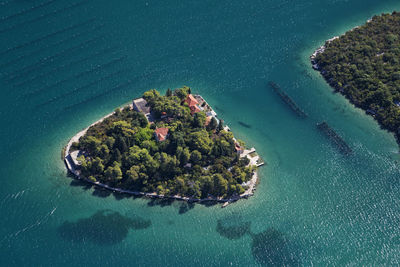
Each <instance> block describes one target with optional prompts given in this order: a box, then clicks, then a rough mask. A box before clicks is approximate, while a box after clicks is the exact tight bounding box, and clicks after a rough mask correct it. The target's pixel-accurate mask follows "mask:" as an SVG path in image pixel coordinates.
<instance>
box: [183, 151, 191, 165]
mask: <svg viewBox="0 0 400 267" xmlns="http://www.w3.org/2000/svg"><path fill="white" fill-rule="evenodd" d="M189 159H190V152H189V148H187V147H185V148H184V149H183V152H182V154H181V163H182V165H184V164H186V163H188V161H189Z"/></svg>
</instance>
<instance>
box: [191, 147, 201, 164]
mask: <svg viewBox="0 0 400 267" xmlns="http://www.w3.org/2000/svg"><path fill="white" fill-rule="evenodd" d="M200 161H201V153H200V152H199V151H197V150H193V151H192V153H191V154H190V162H192V163H193V164H200Z"/></svg>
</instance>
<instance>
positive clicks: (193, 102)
mask: <svg viewBox="0 0 400 267" xmlns="http://www.w3.org/2000/svg"><path fill="white" fill-rule="evenodd" d="M185 102H186V103H187V104H188V105H189V107H192V106H196V105H197V104H198V103H199V102H198V101H197V100H196V98H194V96H193V95H192V94H188V95H187V97H186V100H185Z"/></svg>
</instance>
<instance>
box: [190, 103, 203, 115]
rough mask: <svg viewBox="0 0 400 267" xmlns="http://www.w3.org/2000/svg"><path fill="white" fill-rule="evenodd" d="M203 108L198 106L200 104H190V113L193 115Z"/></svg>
mask: <svg viewBox="0 0 400 267" xmlns="http://www.w3.org/2000/svg"><path fill="white" fill-rule="evenodd" d="M200 110H201V109H200V108H199V107H198V106H196V105H194V106H190V113H191V114H192V115H193V114H194V113H196V112H199V111H200Z"/></svg>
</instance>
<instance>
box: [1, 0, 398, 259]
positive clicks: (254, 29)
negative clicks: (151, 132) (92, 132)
mask: <svg viewBox="0 0 400 267" xmlns="http://www.w3.org/2000/svg"><path fill="white" fill-rule="evenodd" d="M0 1H1V2H0V215H1V219H0V265H1V266H345V265H350V266H361V265H368V266H385V265H386V266H389V265H391V266H396V265H399V264H400V227H399V223H400V165H399V164H400V155H399V146H398V145H397V144H396V141H395V139H394V137H393V135H392V134H390V133H388V132H386V131H384V130H382V129H380V127H379V125H378V124H377V123H376V121H374V119H373V118H372V117H370V116H367V115H365V113H364V112H363V111H362V110H360V109H356V108H354V107H353V106H352V105H351V104H349V103H348V101H347V100H346V99H345V98H344V97H342V96H341V95H339V94H335V93H334V92H333V90H332V89H331V88H330V87H329V86H328V85H327V83H326V82H325V81H324V80H323V78H322V77H321V75H320V74H319V73H317V72H315V71H314V70H312V68H311V63H310V59H309V56H310V55H311V54H312V53H313V52H314V50H315V49H317V48H318V47H320V46H321V45H323V44H324V42H325V40H327V39H329V38H332V37H333V36H336V35H340V34H343V33H345V32H346V31H348V30H350V29H351V28H353V27H355V26H357V25H361V24H363V23H365V22H366V21H367V20H368V19H370V18H371V17H372V16H373V15H379V14H381V13H383V12H386V13H387V12H392V11H394V10H397V11H400V2H399V1H398V0H379V1H376V0H251V1H238V0H220V1H211V0H203V1H194V0H185V1H181V0H169V1H161V0H153V1H152V0H135V1H129V0H114V1H107V0H72V1H66V0H0ZM270 81H273V82H275V83H276V84H278V85H279V86H280V87H281V88H282V90H284V91H285V92H286V94H287V95H289V96H290V97H291V98H292V99H293V101H294V102H295V103H296V104H297V105H298V106H299V107H300V108H301V109H302V110H304V112H305V113H307V115H308V116H307V117H306V118H301V117H299V116H297V114H296V113H294V112H293V111H292V110H291V108H290V107H289V106H288V105H287V104H286V103H285V102H284V101H282V99H281V98H280V97H279V96H278V95H277V94H276V93H275V92H274V91H273V90H272V88H271V87H270V86H269V84H268V83H269V82H270ZM184 85H187V86H190V87H191V88H192V91H193V92H195V93H198V94H201V95H202V96H203V97H204V98H205V99H206V100H207V101H208V102H209V104H210V105H211V106H212V107H213V108H214V109H215V111H216V112H217V113H218V116H219V117H220V118H222V119H223V120H224V121H225V123H226V124H227V125H228V126H229V127H230V128H231V130H232V131H233V132H234V134H235V136H236V137H237V138H239V139H241V140H243V141H245V142H246V144H247V146H248V147H255V148H256V149H257V152H258V153H259V155H260V156H261V157H262V158H263V160H264V161H265V162H266V163H267V164H266V165H264V166H262V167H260V169H259V178H260V180H259V185H258V186H257V190H256V191H255V194H254V196H252V197H250V198H249V199H245V200H240V201H238V202H236V203H233V204H230V205H229V206H227V207H226V208H221V205H213V204H212V203H210V204H208V205H199V204H189V203H186V202H179V201H165V200H164V201H160V200H149V199H144V198H134V197H131V196H126V195H120V194H115V193H113V192H108V191H104V190H101V189H98V188H94V187H91V186H90V185H88V184H85V183H82V182H79V181H77V180H75V179H73V178H72V177H70V176H69V175H68V174H67V170H66V168H65V165H64V162H63V160H62V155H61V154H62V153H61V151H62V149H63V147H64V146H65V145H66V144H67V142H68V140H69V139H70V138H71V137H72V136H74V135H75V134H76V133H77V132H78V131H80V130H82V129H83V128H86V127H87V126H88V125H90V124H91V123H92V122H94V121H96V120H98V119H99V118H101V117H102V116H104V115H106V114H108V113H110V112H112V111H113V110H114V109H115V108H116V107H118V106H122V105H125V104H127V103H129V102H130V101H131V100H132V99H134V98H137V97H139V96H141V94H142V93H143V92H144V91H146V90H149V89H153V88H155V89H158V90H160V92H162V93H164V92H165V91H166V90H167V89H168V88H171V89H174V88H179V87H181V86H184ZM322 121H325V122H327V123H328V124H329V125H330V127H332V129H334V130H335V131H336V132H337V133H338V134H339V135H340V136H341V137H342V138H343V140H344V141H345V142H346V143H347V144H348V145H349V147H350V148H351V149H352V151H353V152H352V153H351V154H349V155H345V154H343V153H341V151H340V149H338V147H337V146H336V145H335V143H334V142H332V140H331V139H330V138H329V137H327V136H326V134H324V133H323V132H321V131H320V130H318V128H317V127H316V125H317V123H320V122H322Z"/></svg>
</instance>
